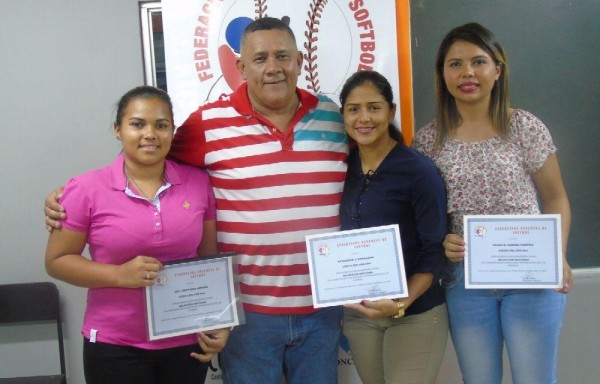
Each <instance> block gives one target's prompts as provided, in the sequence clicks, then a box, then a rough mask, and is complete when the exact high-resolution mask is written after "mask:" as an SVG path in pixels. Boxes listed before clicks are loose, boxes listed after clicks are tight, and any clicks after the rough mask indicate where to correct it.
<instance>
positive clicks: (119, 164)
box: [61, 155, 216, 349]
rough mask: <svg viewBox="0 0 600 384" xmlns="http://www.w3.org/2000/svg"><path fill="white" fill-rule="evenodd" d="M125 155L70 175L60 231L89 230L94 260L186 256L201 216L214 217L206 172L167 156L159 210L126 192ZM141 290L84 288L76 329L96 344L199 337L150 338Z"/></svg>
mask: <svg viewBox="0 0 600 384" xmlns="http://www.w3.org/2000/svg"><path fill="white" fill-rule="evenodd" d="M123 161H124V160H123V155H120V156H119V157H118V158H117V159H116V160H115V161H114V162H113V163H112V164H111V165H109V166H107V167H104V168H101V169H97V170H93V171H90V172H87V173H84V174H82V175H80V176H77V177H74V178H73V179H71V180H70V181H69V182H68V183H67V185H66V187H65V190H64V192H63V196H62V198H61V204H62V205H63V206H64V207H65V210H66V212H67V219H66V220H65V221H64V222H63V226H64V228H66V229H69V230H72V231H78V232H87V242H88V245H89V252H90V255H91V258H92V260H94V261H95V262H98V263H105V264H123V263H125V262H127V261H129V260H131V259H133V258H134V257H135V256H138V255H144V256H153V257H156V258H157V259H159V260H160V261H162V262H165V261H169V260H177V259H183V258H191V257H195V256H196V249H197V248H198V245H199V244H200V240H201V239H202V231H203V222H204V220H214V219H215V215H216V213H215V198H214V195H213V192H212V188H211V185H210V182H209V179H208V176H207V174H206V172H205V171H203V170H200V169H198V168H194V167H191V166H187V165H182V164H178V163H175V162H172V161H170V160H167V161H166V170H165V174H166V179H167V181H168V182H169V183H170V184H171V186H170V187H169V188H167V189H166V190H164V191H163V192H161V194H160V210H159V209H158V208H157V207H155V206H154V205H153V204H151V203H150V202H148V201H146V200H144V199H139V198H135V197H131V196H128V195H127V194H126V193H125V187H126V184H127V180H126V178H125V174H124V172H123ZM145 308H146V307H145V292H144V289H143V288H135V289H131V288H92V289H89V290H88V297H87V308H86V312H85V319H84V322H83V327H82V333H83V335H84V336H85V337H87V338H88V339H89V338H90V333H91V332H92V330H95V335H96V340H97V341H99V342H104V343H109V344H116V345H127V346H134V347H138V348H144V349H164V348H171V347H177V346H182V345H189V344H194V343H196V342H197V340H196V336H195V335H187V336H180V337H173V338H169V339H163V340H156V341H149V339H148V328H147V324H146V309H145Z"/></svg>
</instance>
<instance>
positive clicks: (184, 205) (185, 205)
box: [183, 200, 192, 209]
mask: <svg viewBox="0 0 600 384" xmlns="http://www.w3.org/2000/svg"><path fill="white" fill-rule="evenodd" d="M191 206H192V204H190V202H189V201H187V200H186V201H185V202H184V203H183V208H185V209H190V207H191Z"/></svg>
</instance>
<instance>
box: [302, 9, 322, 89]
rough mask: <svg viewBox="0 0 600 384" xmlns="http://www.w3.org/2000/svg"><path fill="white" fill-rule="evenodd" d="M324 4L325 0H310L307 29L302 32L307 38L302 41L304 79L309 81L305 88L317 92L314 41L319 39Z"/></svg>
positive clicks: (317, 74) (315, 46)
mask: <svg viewBox="0 0 600 384" xmlns="http://www.w3.org/2000/svg"><path fill="white" fill-rule="evenodd" d="M325 4H327V0H313V1H312V4H310V11H309V12H308V20H306V27H307V28H308V30H307V31H305V32H304V36H305V37H306V40H307V41H305V42H304V49H305V50H306V53H304V60H305V61H306V64H304V70H305V71H306V73H307V74H306V76H305V79H306V81H308V83H309V84H308V85H307V86H306V88H308V89H310V90H312V91H313V92H315V93H319V91H320V90H321V87H320V86H319V72H318V71H317V68H318V67H319V65H318V64H317V59H318V57H319V56H318V55H317V54H316V52H317V49H319V47H318V46H317V44H316V42H317V40H319V38H318V37H317V34H318V33H319V24H320V23H321V21H320V19H321V13H322V12H323V8H325Z"/></svg>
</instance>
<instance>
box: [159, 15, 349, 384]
mask: <svg viewBox="0 0 600 384" xmlns="http://www.w3.org/2000/svg"><path fill="white" fill-rule="evenodd" d="M301 64H302V53H301V52H299V51H298V49H297V47H296V40H295V38H294V34H293V32H292V30H291V29H290V28H289V26H288V25H287V24H285V23H284V22H282V21H281V20H279V19H274V18H262V19H258V20H255V21H254V22H252V23H251V24H250V25H248V27H247V28H246V29H245V31H244V33H243V35H242V41H241V57H240V59H239V60H238V63H237V66H238V69H239V70H240V72H241V73H242V75H243V77H244V79H245V80H246V81H245V82H244V83H242V85H240V87H238V89H236V90H235V91H234V92H233V93H232V94H230V95H225V96H221V98H220V99H219V100H217V101H215V102H211V103H208V104H205V105H203V106H201V107H200V108H199V109H198V110H197V111H196V112H194V113H192V114H191V115H190V116H189V118H188V119H187V120H186V121H185V122H184V123H183V125H182V126H181V127H180V128H179V129H178V130H177V133H176V135H175V138H174V141H173V146H172V148H171V153H170V155H171V156H172V157H173V158H175V159H178V160H179V161H183V162H185V163H189V164H193V165H196V166H200V167H205V168H207V169H208V172H209V175H210V178H211V182H212V185H213V189H214V191H215V196H216V199H217V229H218V242H219V243H218V245H219V251H221V252H235V253H237V254H238V259H237V263H238V277H239V281H240V289H241V293H242V302H243V304H244V309H245V312H246V323H245V324H244V325H241V326H239V327H236V328H235V329H234V330H233V331H232V332H231V334H230V336H229V340H228V342H227V346H226V347H225V350H224V351H223V352H222V358H223V360H222V368H223V375H224V381H225V382H226V383H228V384H240V383H242V384H243V383H248V384H257V383H272V384H280V383H281V381H282V380H281V377H282V373H283V374H284V375H285V377H286V383H287V384H307V383H311V384H318V383H324V384H325V383H327V384H332V383H336V382H337V355H338V338H339V333H340V321H341V309H340V308H328V309H322V310H315V308H314V307H313V306H312V297H311V288H310V277H309V272H308V260H307V257H306V246H305V238H304V237H305V236H306V235H310V234H315V233H324V232H330V231H335V230H338V228H339V203H340V199H341V193H342V189H343V183H344V178H345V175H346V157H347V153H348V144H347V139H346V133H345V130H344V127H343V123H342V119H341V116H340V114H339V108H338V106H337V105H336V104H335V103H334V102H332V101H331V100H330V99H328V98H327V97H325V96H323V95H317V96H315V95H313V94H310V93H308V92H307V91H305V90H302V89H299V88H297V86H296V84H297V80H298V75H299V74H300V68H301Z"/></svg>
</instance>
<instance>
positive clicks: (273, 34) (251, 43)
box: [237, 29, 302, 111]
mask: <svg viewBox="0 0 600 384" xmlns="http://www.w3.org/2000/svg"><path fill="white" fill-rule="evenodd" d="M301 65H302V54H301V53H300V52H298V48H297V47H296V44H295V42H294V40H293V39H292V37H291V36H290V34H289V33H288V32H287V31H285V30H280V29H271V30H266V31H255V32H251V33H249V34H248V35H246V38H245V40H244V42H243V44H242V52H241V57H240V59H239V60H238V62H237V67H238V69H239V71H240V72H241V73H242V76H243V77H244V79H245V80H246V81H247V82H248V94H249V97H250V101H251V102H252V104H253V106H254V107H255V108H256V109H258V110H259V111H277V110H281V109H285V108H286V107H289V106H290V105H295V103H296V102H297V98H296V84H297V83H298V75H299V74H300V66H301Z"/></svg>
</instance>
